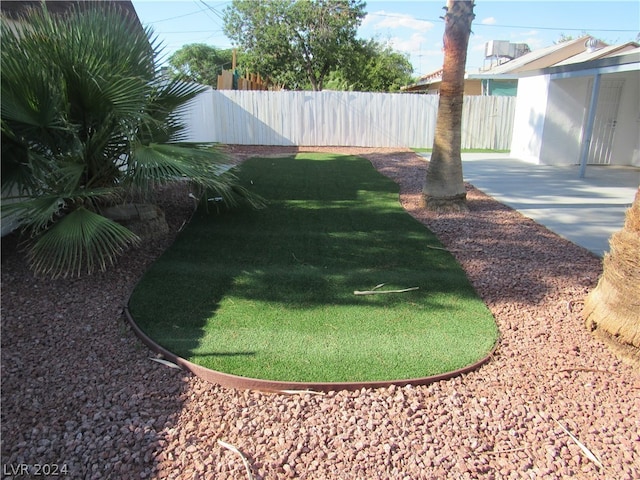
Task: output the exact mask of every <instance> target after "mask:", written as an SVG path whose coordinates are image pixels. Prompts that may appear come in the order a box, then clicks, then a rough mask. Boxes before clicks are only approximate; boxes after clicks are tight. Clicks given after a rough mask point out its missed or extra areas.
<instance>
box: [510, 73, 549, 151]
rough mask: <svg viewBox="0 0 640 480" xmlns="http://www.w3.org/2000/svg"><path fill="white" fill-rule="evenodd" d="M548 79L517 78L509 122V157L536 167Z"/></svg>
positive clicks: (545, 108)
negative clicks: (515, 95) (514, 98)
mask: <svg viewBox="0 0 640 480" xmlns="http://www.w3.org/2000/svg"><path fill="white" fill-rule="evenodd" d="M549 81H550V79H549V76H548V75H544V76H537V77H528V78H521V79H520V80H519V81H518V96H517V100H516V111H515V115H514V119H513V136H512V138H511V151H510V155H511V156H513V157H515V158H519V159H521V160H524V161H527V162H532V163H539V162H540V154H541V149H542V134H543V129H544V123H545V115H546V110H547V100H548V94H549Z"/></svg>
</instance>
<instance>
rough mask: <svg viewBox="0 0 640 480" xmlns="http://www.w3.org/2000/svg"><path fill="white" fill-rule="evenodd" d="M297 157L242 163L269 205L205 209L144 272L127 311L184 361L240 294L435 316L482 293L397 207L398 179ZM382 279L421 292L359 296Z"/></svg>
mask: <svg viewBox="0 0 640 480" xmlns="http://www.w3.org/2000/svg"><path fill="white" fill-rule="evenodd" d="M302 158H303V160H301V159H300V158H298V159H295V158H278V159H274V158H266V159H251V160H249V161H247V162H246V163H245V164H243V165H242V168H241V171H240V178H241V179H242V180H243V182H244V184H245V186H246V187H247V188H250V189H251V190H252V191H254V192H256V193H258V194H260V195H262V196H263V197H265V198H266V199H267V200H268V202H269V204H268V206H267V208H265V209H261V210H255V209H251V208H249V207H242V208H238V209H233V210H231V211H223V212H221V213H219V214H211V213H207V212H206V211H204V209H202V210H201V211H199V212H198V213H197V214H196V215H195V216H194V219H193V220H192V223H191V224H190V225H189V227H188V228H187V230H186V231H185V232H184V233H183V234H182V235H181V236H180V237H179V238H178V239H177V240H176V242H175V243H174V244H173V245H172V247H171V248H170V249H169V250H168V251H167V252H165V254H164V255H163V256H162V258H161V259H160V260H159V261H158V262H157V263H156V264H155V265H154V266H153V267H152V268H151V269H150V270H149V271H148V272H147V273H146V274H145V277H144V279H143V280H142V281H141V282H140V284H139V285H138V287H137V288H136V291H135V292H134V295H133V296H132V298H131V303H130V308H131V312H132V314H133V316H134V318H135V319H136V322H137V323H138V324H139V325H140V326H141V328H142V329H143V330H147V331H148V330H149V329H152V330H153V332H154V333H153V335H152V337H153V338H154V339H155V340H157V341H158V343H160V344H161V345H162V344H163V340H162V339H166V342H170V343H171V344H172V348H170V350H172V351H174V352H175V353H177V354H179V355H180V356H183V357H185V358H187V357H189V355H190V354H191V353H192V352H194V350H195V349H197V348H198V346H199V345H200V343H201V341H202V339H203V338H204V337H205V336H207V335H215V332H209V331H207V327H208V325H207V323H208V322H209V321H210V319H213V320H212V322H213V323H215V318H216V317H215V314H216V313H219V311H220V309H221V308H229V305H225V304H224V303H225V302H233V301H234V300H236V301H239V300H242V301H243V303H246V304H249V306H251V302H255V303H256V304H259V305H265V304H266V305H276V306H277V305H281V306H283V307H286V308H288V309H299V310H301V311H302V310H304V309H307V308H318V307H323V306H331V307H334V306H357V307H361V308H362V309H365V310H366V309H369V308H373V307H383V308H394V307H396V306H398V305H407V304H409V305H415V308H416V309H429V310H430V311H433V312H435V311H438V310H440V311H449V310H451V309H452V308H456V307H454V306H452V305H451V303H447V302H445V301H443V300H442V297H443V295H445V294H447V295H455V296H457V298H459V299H463V300H464V299H474V298H477V295H476V294H475V292H474V290H473V288H472V287H471V286H470V284H469V282H468V280H467V278H466V275H465V273H464V271H463V270H462V269H461V268H459V267H458V268H452V258H451V255H450V253H449V252H446V251H444V250H441V249H439V247H440V246H441V244H440V243H439V241H438V240H437V238H436V237H435V236H434V235H433V234H432V233H431V232H430V231H429V230H427V229H426V228H425V227H424V226H423V225H421V224H420V223H419V222H417V221H416V220H415V219H413V218H412V217H411V216H410V215H408V214H406V212H404V210H402V208H401V207H400V205H399V203H398V186H397V185H396V184H394V183H393V182H391V181H390V180H389V179H387V178H385V177H384V176H382V175H379V174H378V173H377V172H375V170H373V169H372V168H371V165H370V164H369V163H368V162H366V161H363V160H362V159H360V158H354V157H344V156H341V157H336V158H334V159H331V158H327V155H323V156H322V157H316V156H314V155H313V154H304V155H303V157H302ZM429 246H431V247H436V248H433V249H431V248H428V247H429ZM381 283H384V284H385V288H389V289H402V288H409V287H415V286H418V287H419V290H417V291H413V292H407V293H403V294H402V295H373V296H356V295H354V291H356V290H360V291H362V290H370V289H372V288H374V287H376V286H377V285H379V284H381ZM276 308H277V307H276ZM450 313H451V314H453V312H452V311H451V312H450ZM254 315H255V313H254ZM176 345H179V351H177V350H176V347H175V346H176ZM163 346H164V345H163ZM233 353H236V354H238V355H241V352H233ZM220 354H221V355H222V354H224V352H220ZM209 355H211V356H215V355H218V353H217V352H210V353H209Z"/></svg>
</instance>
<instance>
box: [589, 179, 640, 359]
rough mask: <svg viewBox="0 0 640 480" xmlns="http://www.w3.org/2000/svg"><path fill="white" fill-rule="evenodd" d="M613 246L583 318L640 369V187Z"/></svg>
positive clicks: (611, 243) (610, 244) (618, 352)
mask: <svg viewBox="0 0 640 480" xmlns="http://www.w3.org/2000/svg"><path fill="white" fill-rule="evenodd" d="M609 246H610V251H609V253H607V254H606V255H605V257H604V262H603V273H602V276H601V277H600V280H599V281H598V285H597V286H596V288H595V289H594V290H592V291H591V293H589V295H588V296H587V298H586V300H585V304H584V310H583V317H584V319H585V322H586V325H587V328H588V329H589V330H591V331H592V332H593V333H594V334H595V335H596V336H597V337H599V338H601V339H602V340H604V341H605V342H606V343H607V344H608V345H609V346H610V347H612V350H614V352H615V353H616V354H617V355H619V356H620V357H622V358H623V359H625V360H629V361H630V362H631V363H632V364H635V365H636V366H637V367H638V368H640V188H638V192H637V193H636V197H635V200H634V202H633V205H632V206H631V208H630V209H629V210H627V214H626V219H625V223H624V227H623V228H622V230H620V231H618V232H616V233H614V234H613V235H612V236H611V240H610V241H609Z"/></svg>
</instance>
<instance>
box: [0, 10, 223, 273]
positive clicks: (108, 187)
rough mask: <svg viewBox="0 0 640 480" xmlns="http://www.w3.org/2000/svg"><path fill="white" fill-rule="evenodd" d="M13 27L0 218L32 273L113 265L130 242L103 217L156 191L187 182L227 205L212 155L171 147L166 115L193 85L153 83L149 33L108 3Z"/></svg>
mask: <svg viewBox="0 0 640 480" xmlns="http://www.w3.org/2000/svg"><path fill="white" fill-rule="evenodd" d="M43 5H44V4H43ZM20 24H21V25H23V27H22V28H20V29H19V30H16V29H14V28H12V27H11V26H10V25H8V24H7V22H5V20H4V19H3V20H2V24H1V35H2V51H1V68H2V79H1V102H2V193H3V202H2V214H3V217H5V215H7V214H9V215H11V218H14V219H15V218H17V219H18V220H19V221H20V223H21V225H22V226H23V229H24V231H25V233H26V234H27V235H28V238H29V239H30V240H29V243H28V257H29V259H30V263H31V266H32V268H33V269H34V270H35V271H36V272H37V273H41V274H47V275H51V276H54V277H55V276H59V275H65V276H66V275H80V274H81V272H83V271H87V272H92V271H94V270H95V269H96V268H100V269H104V268H106V266H107V265H108V264H110V263H113V262H114V260H115V258H116V257H117V256H118V255H119V254H120V253H121V252H122V251H123V250H124V249H125V248H127V247H128V246H130V245H132V244H135V243H138V242H139V238H138V237H137V236H136V235H135V234H134V233H132V232H131V231H130V230H128V229H126V228H125V227H123V226H122V225H120V224H118V223H116V222H114V221H112V220H110V219H109V218H106V217H105V216H104V215H102V212H103V209H104V208H105V207H107V206H110V205H114V204H117V203H121V202H123V201H125V199H127V198H129V199H130V198H132V197H133V196H135V197H138V198H145V197H146V196H148V194H149V193H150V192H151V191H152V190H153V188H154V186H156V185H158V184H161V183H165V182H171V181H175V180H176V179H178V178H180V179H190V180H191V181H192V182H194V183H195V184H196V185H198V186H200V187H201V188H202V189H204V188H210V189H215V190H216V191H219V192H223V193H224V194H225V197H226V198H231V195H232V192H233V190H234V184H233V179H232V178H231V177H226V176H221V175H219V172H220V170H219V169H220V167H221V164H222V162H223V161H224V157H223V156H222V155H221V154H220V153H219V152H217V151H216V150H212V149H211V148H210V147H209V146H207V145H196V144H188V143H181V142H180V140H181V139H183V137H182V132H183V125H181V123H180V117H179V116H178V115H177V114H176V111H177V110H176V109H179V108H180V107H181V106H182V105H184V104H185V102H187V101H188V100H190V99H192V98H193V97H194V96H195V95H196V94H197V93H198V92H199V91H200V87H197V86H195V85H194V84H186V83H184V82H177V81H166V80H159V79H157V77H156V68H155V63H154V60H155V55H156V50H157V49H156V47H155V40H154V38H153V37H152V35H151V32H150V31H148V30H147V31H145V30H142V29H141V28H140V26H139V24H138V23H137V22H136V21H135V20H133V19H131V18H127V19H125V18H124V17H123V16H122V15H121V14H120V13H118V12H117V10H116V7H113V6H112V7H100V8H98V7H95V8H87V9H86V10H85V9H79V8H73V9H72V10H70V11H69V13H68V14H65V15H64V16H55V15H50V14H49V13H48V12H47V10H46V8H44V7H42V8H37V9H33V10H31V11H29V12H27V13H25V14H24V15H23V16H22V18H21V19H20Z"/></svg>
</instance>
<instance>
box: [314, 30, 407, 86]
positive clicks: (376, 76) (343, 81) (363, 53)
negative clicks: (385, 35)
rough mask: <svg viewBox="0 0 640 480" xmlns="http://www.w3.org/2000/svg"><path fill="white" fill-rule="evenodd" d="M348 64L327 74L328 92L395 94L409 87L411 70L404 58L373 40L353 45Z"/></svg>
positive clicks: (341, 64)
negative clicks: (332, 90) (330, 89)
mask: <svg viewBox="0 0 640 480" xmlns="http://www.w3.org/2000/svg"><path fill="white" fill-rule="evenodd" d="M347 57H348V60H346V61H343V62H341V63H340V65H339V66H338V67H337V68H336V69H335V70H333V71H332V72H331V73H330V74H329V80H328V81H327V82H326V87H327V88H332V89H334V90H354V91H360V92H396V91H399V90H400V87H401V86H403V85H407V84H408V83H411V81H412V78H411V74H412V73H413V66H412V65H411V62H410V61H409V59H408V58H407V56H406V55H404V54H402V53H399V52H396V51H394V50H393V49H392V48H391V47H390V46H389V45H385V44H382V43H380V42H377V41H375V40H359V41H357V42H356V43H354V45H353V47H352V51H351V52H350V53H349V54H348V56H347Z"/></svg>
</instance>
